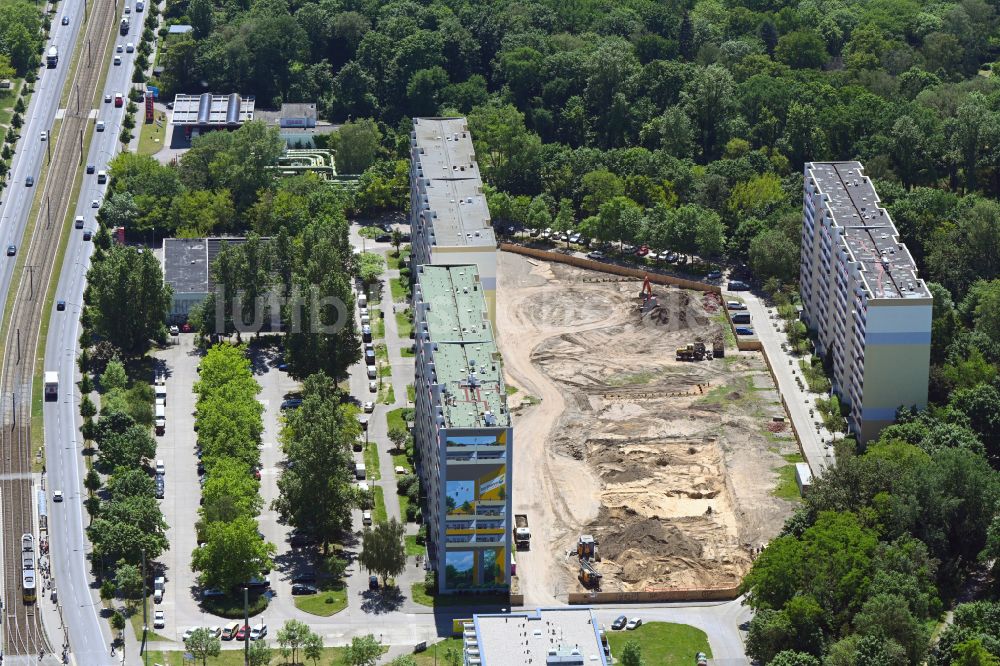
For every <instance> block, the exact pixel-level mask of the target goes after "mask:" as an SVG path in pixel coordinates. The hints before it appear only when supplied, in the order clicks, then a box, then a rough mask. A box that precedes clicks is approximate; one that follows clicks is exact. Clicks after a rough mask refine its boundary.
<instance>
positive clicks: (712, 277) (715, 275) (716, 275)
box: [705, 271, 722, 280]
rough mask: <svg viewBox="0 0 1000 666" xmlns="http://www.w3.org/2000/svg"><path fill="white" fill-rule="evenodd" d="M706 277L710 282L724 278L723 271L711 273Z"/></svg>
mask: <svg viewBox="0 0 1000 666" xmlns="http://www.w3.org/2000/svg"><path fill="white" fill-rule="evenodd" d="M705 277H706V278H708V279H709V280H718V279H719V278H721V277H722V271H709V272H707V273H705Z"/></svg>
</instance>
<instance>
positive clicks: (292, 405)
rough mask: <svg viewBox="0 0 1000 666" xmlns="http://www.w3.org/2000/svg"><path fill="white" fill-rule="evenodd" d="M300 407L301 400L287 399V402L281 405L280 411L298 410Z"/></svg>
mask: <svg viewBox="0 0 1000 666" xmlns="http://www.w3.org/2000/svg"><path fill="white" fill-rule="evenodd" d="M301 406H302V399H301V398H289V399H288V400H285V401H284V402H282V403H281V409H282V410H285V409H298V408H299V407H301Z"/></svg>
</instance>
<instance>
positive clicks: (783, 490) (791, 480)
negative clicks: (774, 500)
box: [771, 453, 803, 500]
mask: <svg viewBox="0 0 1000 666" xmlns="http://www.w3.org/2000/svg"><path fill="white" fill-rule="evenodd" d="M781 457H782V458H784V459H785V462H787V463H788V464H787V465H782V466H781V467H779V468H778V470H777V471H778V485H776V486H775V487H774V490H772V491H771V492H772V494H773V495H774V496H775V497H780V498H781V499H787V500H798V499H801V497H802V496H801V494H800V493H799V484H797V483H795V463H800V462H803V459H802V456H801V455H799V454H798V453H789V454H785V455H783V456H781Z"/></svg>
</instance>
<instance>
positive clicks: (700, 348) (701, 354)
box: [693, 342, 705, 361]
mask: <svg viewBox="0 0 1000 666" xmlns="http://www.w3.org/2000/svg"><path fill="white" fill-rule="evenodd" d="M693 347H694V360H696V361H701V360H704V358H705V343H704V342H696V343H694V345H693Z"/></svg>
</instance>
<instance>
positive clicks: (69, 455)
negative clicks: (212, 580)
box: [44, 0, 146, 666]
mask: <svg viewBox="0 0 1000 666" xmlns="http://www.w3.org/2000/svg"><path fill="white" fill-rule="evenodd" d="M129 2H131V0H129ZM121 7H122V5H121V3H120V2H119V3H116V12H117V15H119V16H120V14H121ZM145 18H146V17H145V14H143V13H139V14H133V15H132V26H131V30H130V32H129V34H128V35H126V36H116V38H115V39H116V44H123V45H124V44H127V43H130V42H131V43H133V44H137V43H138V42H139V40H140V39H141V35H142V25H143V21H144V20H145ZM117 25H118V22H117V18H116V20H115V27H116V28H117ZM116 35H117V30H116ZM103 47H104V45H103V43H102V45H101V51H100V53H99V57H100V58H101V62H100V63H99V66H100V67H102V68H103V67H107V68H108V76H107V80H106V83H105V85H104V89H103V90H102V91H101V95H100V97H99V100H98V102H97V107H98V108H97V112H96V118H95V120H102V121H104V123H105V129H104V131H103V132H96V131H94V128H95V124H94V123H90V124H88V128H87V131H88V132H92V139H91V143H90V149H89V153H88V155H87V158H86V160H85V162H86V164H88V165H93V166H94V167H95V168H94V173H93V174H88V173H86V170H85V169H84V168H82V167H81V169H80V173H81V174H82V178H83V182H82V186H81V188H80V194H79V197H78V200H77V201H75V202H73V204H72V206H71V208H73V209H75V210H74V213H73V217H74V218H75V217H76V216H83V218H84V221H85V222H84V228H83V230H78V229H73V230H72V232H71V234H72V235H71V236H70V240H69V245H68V247H67V250H66V254H65V257H64V259H63V265H62V272H61V274H60V275H59V276H58V285H57V288H56V293H55V298H56V300H62V301H65V303H66V309H65V311H58V310H56V309H55V308H54V307H53V308H52V310H51V312H49V313H45V314H46V316H48V317H50V321H49V329H48V330H49V334H48V340H47V343H46V348H45V370H55V371H57V372H58V373H59V377H60V384H61V385H60V393H59V399H58V400H57V401H55V402H47V403H45V409H44V419H45V441H46V443H47V447H46V453H47V456H46V463H47V473H48V479H47V481H48V488H49V491H50V494H51V491H52V490H56V489H61V490H62V491H63V494H64V497H65V501H64V502H63V503H62V504H60V505H58V506H54V505H50V506H51V508H50V511H49V519H48V520H49V530H50V533H51V534H52V537H51V541H52V546H51V549H50V551H51V552H53V553H56V555H55V556H54V557H53V572H54V574H55V579H56V581H57V585H58V592H59V602H60V605H61V610H62V617H63V620H64V622H65V624H66V626H67V628H68V636H69V643H70V650H71V653H72V656H73V659H74V661H75V662H76V663H77V664H88V665H90V664H94V665H95V666H99V665H101V664H114V663H118V660H117V659H113V658H112V657H111V656H110V652H109V649H108V646H109V644H110V641H111V636H110V633H109V632H108V627H107V624H106V623H105V622H102V621H101V620H100V619H99V616H98V612H99V610H100V605H99V603H98V598H97V595H96V592H95V590H93V589H92V588H91V587H90V580H91V578H90V575H89V573H90V571H89V561H88V560H87V557H86V555H87V553H88V551H89V544H88V542H87V541H86V539H85V537H84V525H85V524H86V512H85V511H84V509H83V499H85V497H84V496H82V495H81V489H82V483H81V480H82V476H83V474H84V471H85V470H84V467H83V458H82V456H81V454H80V453H81V441H80V437H79V425H80V421H79V404H80V396H79V395H78V392H77V390H76V386H75V381H76V379H78V374H77V372H76V363H75V359H76V345H77V340H78V339H79V336H80V307H81V303H82V300H83V289H84V284H85V277H86V272H87V268H88V267H89V265H90V256H91V253H92V250H93V243H92V242H89V241H84V240H83V234H84V232H85V231H96V229H97V221H96V215H97V209H95V208H93V207H92V204H91V202H92V201H94V200H97V201H103V198H104V193H105V190H106V188H107V185H106V184H105V185H101V184H98V182H97V172H98V171H103V170H106V169H107V165H108V162H109V161H110V160H111V159H112V158H113V157H114V155H115V154H117V152H118V148H119V145H120V144H119V142H118V136H119V134H120V133H121V129H122V119H123V118H124V115H125V106H124V105H123V106H122V107H115V106H114V101H113V100H114V96H115V93H121V94H122V95H124V96H125V97H126V99H127V97H128V91H129V89H130V88H131V87H132V83H131V80H132V67H133V62H134V57H135V53H134V52H132V53H129V52H128V51H126V50H123V51H122V52H121V53H118V52H114V53H113V55H109V56H107V59H104V57H105V53H104V52H103ZM113 56H118V57H119V58H120V59H121V64H120V65H115V64H113V63H114V60H113ZM109 95H110V96H111V99H112V101H111V102H105V101H104V100H105V99H107V97H108V96H109ZM73 102H75V100H74V99H73V97H72V95H71V96H70V105H71V106H72V104H73ZM85 103H87V102H86V101H85ZM125 104H127V102H125ZM141 117H142V115H141V110H140V113H139V115H138V117H137V120H138V122H141ZM70 378H72V379H70Z"/></svg>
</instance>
